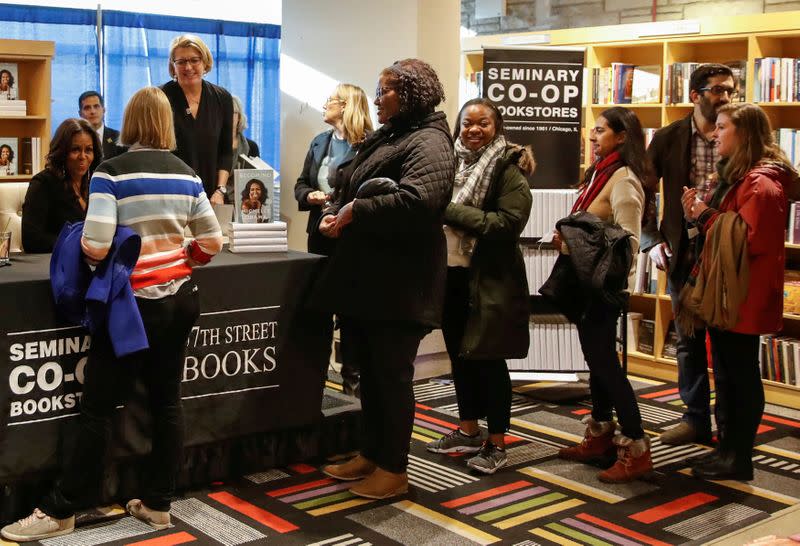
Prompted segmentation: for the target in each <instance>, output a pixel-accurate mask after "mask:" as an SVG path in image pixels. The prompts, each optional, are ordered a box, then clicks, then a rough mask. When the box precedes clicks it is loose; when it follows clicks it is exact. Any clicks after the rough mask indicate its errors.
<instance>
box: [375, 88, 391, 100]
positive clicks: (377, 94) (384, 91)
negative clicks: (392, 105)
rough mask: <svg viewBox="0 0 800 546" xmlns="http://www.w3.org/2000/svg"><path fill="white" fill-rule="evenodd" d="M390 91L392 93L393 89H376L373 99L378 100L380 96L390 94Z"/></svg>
mask: <svg viewBox="0 0 800 546" xmlns="http://www.w3.org/2000/svg"><path fill="white" fill-rule="evenodd" d="M392 91H394V87H378V88H377V89H375V98H376V99H379V98H381V97H382V96H384V95H386V94H388V93H391V92H392Z"/></svg>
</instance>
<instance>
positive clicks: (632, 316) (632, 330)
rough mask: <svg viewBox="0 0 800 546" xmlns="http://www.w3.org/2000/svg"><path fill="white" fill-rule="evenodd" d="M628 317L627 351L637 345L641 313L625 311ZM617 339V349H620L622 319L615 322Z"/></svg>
mask: <svg viewBox="0 0 800 546" xmlns="http://www.w3.org/2000/svg"><path fill="white" fill-rule="evenodd" d="M626 316H627V317H628V322H627V325H628V343H627V347H628V352H629V353H630V352H632V351H635V350H636V349H637V347H638V346H639V323H640V322H641V320H642V317H643V315H642V314H641V313H636V312H633V311H631V312H629V313H626ZM617 340H618V341H619V343H620V345H619V347H618V348H619V349H622V321H618V322H617Z"/></svg>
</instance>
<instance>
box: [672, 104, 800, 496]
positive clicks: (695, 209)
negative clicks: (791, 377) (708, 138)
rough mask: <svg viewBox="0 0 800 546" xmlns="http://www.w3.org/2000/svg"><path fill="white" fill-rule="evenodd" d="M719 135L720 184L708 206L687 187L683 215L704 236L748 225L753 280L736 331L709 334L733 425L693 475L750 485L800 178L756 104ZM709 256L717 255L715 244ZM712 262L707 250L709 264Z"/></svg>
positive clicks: (723, 406)
mask: <svg viewBox="0 0 800 546" xmlns="http://www.w3.org/2000/svg"><path fill="white" fill-rule="evenodd" d="M714 135H715V138H716V140H717V146H718V148H719V153H720V156H721V157H722V160H721V161H720V162H719V164H718V166H717V171H718V175H719V184H718V185H717V187H716V189H715V191H714V194H713V197H711V199H710V200H709V199H708V198H706V200H705V202H704V201H703V200H699V199H697V195H696V193H697V192H696V190H695V189H687V188H684V193H683V197H682V201H683V208H684V214H685V215H686V218H687V220H689V221H693V222H695V223H696V224H697V227H698V228H699V230H700V233H701V234H702V235H704V236H708V235H710V233H711V230H713V229H714V227H715V225H717V226H718V225H721V222H720V223H718V220H719V219H720V214H722V213H726V212H733V213H736V214H737V215H738V216H739V217H740V218H741V220H743V221H744V223H745V224H746V237H743V239H746V245H747V246H746V249H747V264H746V265H747V267H748V269H749V280H748V281H747V284H746V292H743V294H744V296H743V303H742V304H741V305H740V306H739V308H738V316H737V317H736V319H735V325H734V326H732V327H730V328H726V329H719V328H714V327H709V329H708V333H709V336H710V337H711V349H712V355H713V359H714V367H715V384H716V391H717V407H718V411H722V412H723V414H724V415H725V416H726V418H725V422H726V423H730V424H731V426H730V427H729V428H726V429H725V430H722V431H718V436H719V438H720V443H719V447H718V448H717V450H715V451H714V452H713V453H712V454H710V455H709V456H708V457H706V458H705V460H702V461H700V462H698V463H697V464H696V465H695V466H694V467H693V469H692V473H693V474H694V476H695V477H698V478H705V479H711V480H722V479H737V480H751V479H753V464H752V460H751V457H752V451H753V443H754V441H755V435H756V431H757V429H758V425H759V423H760V422H761V415H762V413H763V411H764V388H763V386H762V384H761V374H760V370H759V363H758V349H759V335H761V334H771V333H774V332H777V331H779V330H780V329H781V325H782V317H783V274H784V260H785V255H784V252H785V251H784V244H783V241H784V229H785V226H786V217H787V210H788V199H787V196H788V195H789V194H790V193H793V190H794V187H795V186H796V184H797V173H796V172H795V170H794V169H793V167H792V165H791V163H790V162H789V160H788V159H787V158H786V155H785V154H784V153H783V151H781V149H780V148H779V147H778V145H777V143H776V142H775V139H774V137H773V135H772V129H771V127H770V123H769V119H768V118H767V116H766V114H765V113H764V111H763V110H761V108H759V107H758V106H756V105H754V104H748V103H733V104H727V105H725V106H723V107H722V108H720V110H719V113H718V116H717V122H716V131H715V133H714ZM706 202H708V205H707V204H706ZM737 220H738V219H737ZM720 229H722V228H720ZM721 235H722V236H725V234H721ZM708 241H709V239H708V237H706V242H707V243H708ZM707 250H708V251H709V252H711V251H716V249H715V248H714V247H713V246H711V245H709V248H708V249H707ZM710 257H712V256H708V252H705V251H704V253H703V260H704V261H705V260H708V258H710Z"/></svg>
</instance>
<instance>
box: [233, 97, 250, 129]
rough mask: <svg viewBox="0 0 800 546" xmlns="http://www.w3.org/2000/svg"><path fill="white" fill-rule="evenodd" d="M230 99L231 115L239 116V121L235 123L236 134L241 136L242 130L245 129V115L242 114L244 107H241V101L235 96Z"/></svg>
mask: <svg viewBox="0 0 800 546" xmlns="http://www.w3.org/2000/svg"><path fill="white" fill-rule="evenodd" d="M231 99H232V100H233V113H234V114H239V120H238V121H237V123H236V127H234V129H236V134H237V135H241V134H242V133H244V130H245V129H247V114H245V113H244V105H242V101H241V99H240V98H239V97H237V96H236V95H231Z"/></svg>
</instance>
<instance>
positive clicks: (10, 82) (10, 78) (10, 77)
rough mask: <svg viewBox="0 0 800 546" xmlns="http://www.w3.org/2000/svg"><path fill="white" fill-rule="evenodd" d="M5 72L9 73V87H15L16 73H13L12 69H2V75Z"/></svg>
mask: <svg viewBox="0 0 800 546" xmlns="http://www.w3.org/2000/svg"><path fill="white" fill-rule="evenodd" d="M3 74H8V87H9V89H10V88H12V87H14V74H12V73H11V71H10V70H6V69H5V68H4V69H3V70H0V76H2V75H3Z"/></svg>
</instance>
